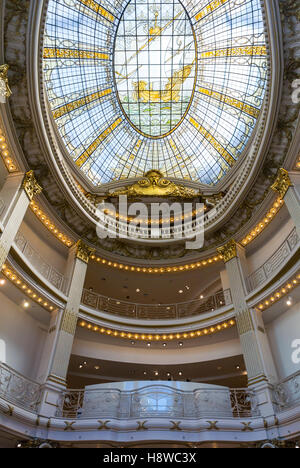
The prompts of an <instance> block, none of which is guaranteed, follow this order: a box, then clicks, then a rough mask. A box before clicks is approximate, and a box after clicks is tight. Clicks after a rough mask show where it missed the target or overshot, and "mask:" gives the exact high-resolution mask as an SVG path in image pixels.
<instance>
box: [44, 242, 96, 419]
mask: <svg viewBox="0 0 300 468" xmlns="http://www.w3.org/2000/svg"><path fill="white" fill-rule="evenodd" d="M92 253H93V249H91V248H89V247H88V246H86V245H85V244H84V243H83V242H82V241H79V242H78V243H77V244H76V246H74V247H73V251H72V255H73V258H74V267H73V269H72V270H73V271H72V277H71V281H70V289H69V294H68V301H67V304H66V307H65V310H64V311H60V312H58V313H57V315H56V317H53V320H55V325H54V324H52V328H53V327H55V331H53V336H51V334H50V333H49V336H48V340H47V341H48V342H47V343H46V344H45V352H44V354H45V355H44V359H43V362H42V364H41V365H42V367H43V369H40V375H41V377H42V378H44V379H45V380H44V381H46V382H45V385H44V392H43V399H42V404H41V409H40V413H41V414H43V415H45V416H49V417H50V416H54V415H55V413H56V408H57V401H58V398H59V394H60V392H61V391H62V390H63V389H65V387H66V377H67V372H68V367H69V362H70V357H71V353H72V347H73V341H74V336H75V332H76V327H77V321H78V314H79V308H80V303H81V297H82V291H83V286H84V281H85V275H86V271H87V265H88V261H89V257H90V255H91V254H92ZM49 331H51V327H50V330H49Z"/></svg>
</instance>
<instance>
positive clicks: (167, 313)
mask: <svg viewBox="0 0 300 468" xmlns="http://www.w3.org/2000/svg"><path fill="white" fill-rule="evenodd" d="M81 302H82V304H84V305H86V306H88V307H92V308H93V309H96V310H99V311H101V312H107V313H109V314H114V315H120V316H122V315H123V316H126V317H130V318H136V319H143V320H168V319H180V318H185V317H193V316H195V315H199V314H203V313H205V312H211V311H214V310H216V309H220V308H221V307H224V306H226V305H230V304H232V300H231V293H230V290H229V289H228V290H226V291H219V292H217V293H216V294H214V295H213V296H209V297H206V298H203V299H196V300H194V301H189V302H182V303H178V304H163V305H162V304H158V305H153V304H137V303H134V302H127V301H119V300H117V299H111V298H109V297H106V296H101V295H100V294H97V293H94V292H90V291H87V290H86V289H85V290H84V291H83V295H82V300H81Z"/></svg>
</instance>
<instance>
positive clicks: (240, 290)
mask: <svg viewBox="0 0 300 468" xmlns="http://www.w3.org/2000/svg"><path fill="white" fill-rule="evenodd" d="M218 250H219V252H220V253H221V254H222V255H223V260H224V262H225V265H226V271H227V275H228V280H229V284H230V289H231V296H232V302H233V305H234V309H235V317H236V323H237V328H238V333H239V337H240V341H241V347H242V350H243V355H244V361H245V365H246V369H247V373H248V385H249V387H251V388H253V389H255V391H256V392H257V395H258V397H259V406H260V410H261V412H262V413H264V415H266V416H269V415H272V414H273V413H274V411H273V401H272V400H273V398H272V388H271V385H272V384H273V383H275V382H277V380H278V377H277V371H276V367H275V364H274V361H273V356H272V353H271V349H270V346H269V342H268V338H267V335H266V333H265V328H264V324H263V320H262V316H261V314H260V313H259V312H257V311H256V310H253V309H250V308H249V307H248V304H247V301H246V296H247V288H246V282H245V278H244V274H243V270H244V271H245V269H246V265H245V264H244V265H243V263H245V258H242V259H241V258H240V257H239V252H241V250H240V246H238V245H237V244H236V242H235V241H234V240H232V241H230V242H229V243H228V244H227V245H225V246H224V247H221V248H220V249H218Z"/></svg>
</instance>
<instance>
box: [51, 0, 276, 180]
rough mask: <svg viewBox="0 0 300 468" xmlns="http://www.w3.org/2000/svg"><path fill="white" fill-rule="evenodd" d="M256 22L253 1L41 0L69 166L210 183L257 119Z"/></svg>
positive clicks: (259, 63)
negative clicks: (44, 6)
mask: <svg viewBox="0 0 300 468" xmlns="http://www.w3.org/2000/svg"><path fill="white" fill-rule="evenodd" d="M265 26H266V25H265V23H264V18H263V11H262V2H261V1H260V0H239V1H238V2H237V1H229V0H223V1H220V2H216V1H211V2H207V1H200V2H199V1H198V0H192V1H187V0H182V1H181V2H180V1H179V0H166V1H164V2H161V1H154V0H130V1H129V2H128V0H126V1H120V0H112V1H110V2H108V1H106V0H101V1H100V0H99V1H90V0H76V1H75V0H49V2H48V9H47V16H46V22H45V29H44V44H43V70H44V83H45V87H46V93H47V98H48V102H49V104H50V108H51V113H52V116H53V119H54V121H55V123H56V126H57V128H58V131H59V133H60V137H61V139H62V141H63V143H64V146H65V148H66V150H67V153H68V155H69V159H71V160H72V161H73V162H74V167H77V168H78V169H79V170H81V171H82V172H83V173H84V174H85V176H86V177H87V178H88V179H89V180H90V181H91V182H92V183H93V184H94V185H95V186H99V185H101V184H105V183H109V182H112V181H119V180H123V179H128V178H136V177H141V176H143V174H144V173H145V172H146V171H148V170H150V169H158V170H160V171H162V173H163V174H164V175H165V176H167V177H172V178H177V179H186V180H188V181H196V182H200V183H202V184H207V185H210V186H214V185H216V184H217V183H218V182H219V181H220V180H221V179H223V177H224V176H225V175H226V174H227V173H228V172H229V171H230V169H231V168H232V167H233V166H235V164H236V162H237V161H238V160H240V159H241V156H242V155H243V154H244V152H245V151H246V149H247V147H248V144H249V142H250V141H251V137H252V136H253V134H254V129H255V127H256V123H257V121H258V119H259V117H260V113H261V109H262V106H263V102H264V97H265V92H266V88H267V85H268V79H269V74H268V70H269V56H268V48H267V45H266V43H267V41H266V34H265V32H266V27H265Z"/></svg>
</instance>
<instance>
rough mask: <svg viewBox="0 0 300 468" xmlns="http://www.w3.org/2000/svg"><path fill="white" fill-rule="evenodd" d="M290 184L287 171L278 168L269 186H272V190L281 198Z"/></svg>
mask: <svg viewBox="0 0 300 468" xmlns="http://www.w3.org/2000/svg"><path fill="white" fill-rule="evenodd" d="M292 185H293V184H292V182H291V179H290V176H289V173H288V171H286V170H285V169H283V168H281V169H279V171H278V174H277V177H276V180H275V182H274V184H273V185H272V187H271V188H272V190H274V192H277V193H279V195H280V197H281V198H284V197H285V195H286V193H287V191H288V189H289V188H290V187H291V186H292Z"/></svg>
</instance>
